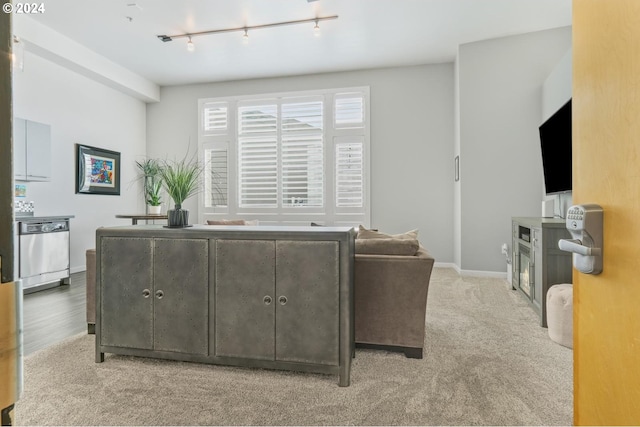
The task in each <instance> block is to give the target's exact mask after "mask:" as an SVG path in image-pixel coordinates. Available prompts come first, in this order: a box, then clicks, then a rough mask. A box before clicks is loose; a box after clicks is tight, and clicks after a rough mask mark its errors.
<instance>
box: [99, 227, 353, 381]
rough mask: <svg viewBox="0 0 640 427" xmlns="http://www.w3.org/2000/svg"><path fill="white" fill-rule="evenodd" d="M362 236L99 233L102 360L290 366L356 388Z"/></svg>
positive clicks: (341, 232)
mask: <svg viewBox="0 0 640 427" xmlns="http://www.w3.org/2000/svg"><path fill="white" fill-rule="evenodd" d="M354 238H355V232H354V231H353V230H352V229H350V228H346V227H246V226H245V227H216V226H195V227H193V228H187V229H180V230H176V229H167V228H163V227H162V226H153V225H150V226H141V225H140V226H128V227H113V228H100V229H98V230H97V232H96V239H97V244H96V248H97V249H96V250H97V263H98V268H97V271H98V272H99V274H98V275H97V277H96V290H97V292H96V307H98V310H97V311H96V361H97V362H102V361H104V353H115V354H129V355H134V356H145V357H158V358H165V359H174V360H185V361H193V362H202V363H215V364H227V365H235V366H250V367H262V368H275V369H290V370H299V371H308V372H319V373H328V374H338V375H339V376H340V381H339V385H341V386H348V385H349V377H350V367H351V357H352V354H353V350H354V335H353V325H354V319H353V316H354V314H353V260H354Z"/></svg>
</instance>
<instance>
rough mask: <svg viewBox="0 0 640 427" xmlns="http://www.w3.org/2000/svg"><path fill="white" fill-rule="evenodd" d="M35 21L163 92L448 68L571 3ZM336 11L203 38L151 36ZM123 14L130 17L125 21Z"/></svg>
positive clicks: (549, 24) (192, 6)
mask: <svg viewBox="0 0 640 427" xmlns="http://www.w3.org/2000/svg"><path fill="white" fill-rule="evenodd" d="M45 6H46V11H45V13H43V14H40V15H31V16H32V17H33V18H34V19H36V20H37V21H39V22H40V23H42V24H44V25H46V26H48V27H50V28H52V29H53V30H55V31H57V32H59V33H61V34H63V35H65V36H68V37H70V38H72V39H74V40H76V41H77V42H79V43H81V44H83V45H85V46H86V47H88V48H89V49H91V50H93V51H95V52H96V53H98V54H100V55H102V56H104V57H106V58H108V59H110V60H111V61H113V62H115V63H117V64H119V65H121V66H123V67H125V68H128V69H129V70H131V71H133V72H135V73H137V74H139V75H141V76H143V77H145V78H146V79H148V80H150V81H152V82H154V83H157V84H158V85H161V86H166V85H177V84H187V83H198V82H214V81H224V80H238V79H246V78H259V77H272V76H285V75H295V74H309V73H321V72H330V71H345V70H354V69H365V68H378V67H390V66H405V65H416V64H426V63H438V62H448V61H452V60H453V59H454V58H455V54H456V50H457V48H458V46H459V45H460V44H464V43H469V42H474V41H479V40H486V39H490V38H495V37H502V36H507V35H514V34H519V33H526V32H531V31H538V30H543V29H549V28H556V27H563V26H568V25H571V0H318V1H315V2H307V0H55V1H51V2H46V4H45ZM328 15H339V18H338V19H336V20H331V21H324V22H320V27H321V35H320V36H319V37H314V35H313V23H308V24H299V25H290V26H282V27H275V28H266V29H257V30H253V31H250V32H249V36H250V37H249V43H248V44H244V43H243V42H242V35H243V33H242V32H230V33H223V34H213V35H203V36H198V37H194V38H193V42H194V44H195V46H196V49H195V51H194V52H188V51H187V49H186V42H187V40H186V39H176V40H174V41H172V42H167V43H163V42H161V41H160V40H158V38H157V37H156V36H157V35H159V34H168V35H174V34H182V33H194V32H199V31H207V30H217V29H223V28H232V27H243V26H253V25H261V24H270V23H275V22H282V21H290V20H298V19H308V18H314V17H318V16H328ZM127 17H130V18H131V19H128V18H127Z"/></svg>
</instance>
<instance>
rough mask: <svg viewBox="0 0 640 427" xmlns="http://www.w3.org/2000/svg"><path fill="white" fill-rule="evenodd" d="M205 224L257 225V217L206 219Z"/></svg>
mask: <svg viewBox="0 0 640 427" xmlns="http://www.w3.org/2000/svg"><path fill="white" fill-rule="evenodd" d="M207 225H258V220H257V219H251V220H249V219H208V220H207Z"/></svg>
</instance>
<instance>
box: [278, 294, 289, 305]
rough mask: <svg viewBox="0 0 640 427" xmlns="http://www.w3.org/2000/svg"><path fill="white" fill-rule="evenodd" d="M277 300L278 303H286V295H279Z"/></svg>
mask: <svg viewBox="0 0 640 427" xmlns="http://www.w3.org/2000/svg"><path fill="white" fill-rule="evenodd" d="M278 302H279V303H280V305H285V304H286V303H287V297H285V296H284V295H283V296H281V297H280V298H278Z"/></svg>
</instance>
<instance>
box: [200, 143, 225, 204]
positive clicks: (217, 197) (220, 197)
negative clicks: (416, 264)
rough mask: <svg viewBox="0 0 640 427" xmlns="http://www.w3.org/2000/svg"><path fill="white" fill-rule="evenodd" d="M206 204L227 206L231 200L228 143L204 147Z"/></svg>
mask: <svg viewBox="0 0 640 427" xmlns="http://www.w3.org/2000/svg"><path fill="white" fill-rule="evenodd" d="M204 165H205V168H204V172H205V173H204V205H205V207H207V208H215V207H227V206H228V204H229V202H228V198H229V149H228V144H216V145H212V144H209V146H208V147H205V149H204Z"/></svg>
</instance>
